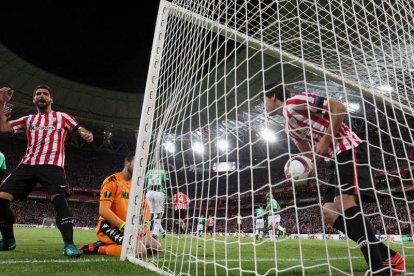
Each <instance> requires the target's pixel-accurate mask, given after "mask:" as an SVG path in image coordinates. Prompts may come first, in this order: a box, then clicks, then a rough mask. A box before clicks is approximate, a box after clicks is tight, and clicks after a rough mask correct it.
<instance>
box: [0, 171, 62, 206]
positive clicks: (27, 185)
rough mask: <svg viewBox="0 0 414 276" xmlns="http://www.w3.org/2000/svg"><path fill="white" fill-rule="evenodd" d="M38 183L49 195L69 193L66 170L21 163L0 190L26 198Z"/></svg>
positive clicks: (15, 197)
mask: <svg viewBox="0 0 414 276" xmlns="http://www.w3.org/2000/svg"><path fill="white" fill-rule="evenodd" d="M36 183H40V184H41V185H42V186H43V188H44V189H45V190H46V191H47V192H48V193H49V195H54V194H66V195H69V193H68V191H69V190H68V183H67V182H66V178H65V171H64V170H63V168H62V167H59V166H52V165H24V164H20V165H19V166H17V168H16V169H14V170H13V171H12V172H11V173H10V174H9V175H8V176H7V177H6V178H5V179H4V180H3V182H2V183H1V184H0V192H6V193H9V194H11V195H13V197H14V199H25V198H26V197H27V196H28V195H29V194H30V193H31V192H32V190H33V188H34V187H35V185H36Z"/></svg>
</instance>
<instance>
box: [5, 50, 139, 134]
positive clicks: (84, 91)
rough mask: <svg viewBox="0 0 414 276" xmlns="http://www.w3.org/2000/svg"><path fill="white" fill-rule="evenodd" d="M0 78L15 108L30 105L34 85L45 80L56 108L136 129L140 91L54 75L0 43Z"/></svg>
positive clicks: (27, 107)
mask: <svg viewBox="0 0 414 276" xmlns="http://www.w3.org/2000/svg"><path fill="white" fill-rule="evenodd" d="M0 81H4V82H6V83H9V84H10V85H12V86H13V88H14V90H15V91H16V93H15V94H14V95H13V99H12V103H13V105H15V106H16V107H18V108H19V109H24V110H28V109H33V108H34V107H33V103H32V93H33V89H34V87H35V86H36V85H38V84H47V85H50V86H51V87H52V89H53V93H54V94H53V98H54V104H53V106H54V108H56V110H59V111H66V112H69V113H71V114H74V115H75V116H76V117H77V118H79V119H82V120H87V121H90V122H95V123H99V124H111V125H114V126H117V127H121V128H126V129H133V130H136V129H138V125H139V118H140V115H141V108H142V102H143V98H144V94H143V93H142V94H138V93H135V94H132V93H125V92H120V91H112V90H106V89H101V88H97V87H92V86H88V85H84V84H81V83H78V82H74V81H71V80H68V79H64V78H61V77H58V76H56V75H53V74H51V73H49V72H46V71H44V70H42V69H40V68H38V67H36V66H34V65H32V64H30V63H28V62H27V61H25V60H23V59H21V58H20V57H18V56H17V55H15V54H14V53H13V52H12V51H10V50H9V49H8V48H7V47H5V46H4V45H3V44H1V43H0ZM143 92H144V91H143Z"/></svg>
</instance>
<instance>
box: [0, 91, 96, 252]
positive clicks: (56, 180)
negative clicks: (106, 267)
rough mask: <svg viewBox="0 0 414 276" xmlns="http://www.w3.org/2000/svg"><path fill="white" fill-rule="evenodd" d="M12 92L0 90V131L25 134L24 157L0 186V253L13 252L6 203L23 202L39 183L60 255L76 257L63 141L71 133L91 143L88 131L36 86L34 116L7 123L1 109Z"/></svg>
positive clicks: (10, 212)
mask: <svg viewBox="0 0 414 276" xmlns="http://www.w3.org/2000/svg"><path fill="white" fill-rule="evenodd" d="M13 92H14V91H13V89H11V88H10V87H7V86H3V87H1V88H0V132H14V133H21V132H25V133H26V137H27V150H26V155H25V156H24V157H23V159H22V161H21V162H20V164H19V166H18V167H17V168H16V169H15V170H14V171H13V172H12V173H10V174H9V175H8V176H7V177H6V178H5V179H4V181H3V182H2V183H1V185H0V232H1V234H2V237H3V240H2V241H0V251H6V250H14V249H15V248H16V240H15V238H14V233H13V223H14V221H15V216H14V214H13V212H12V210H11V208H10V203H11V202H12V201H13V200H16V199H25V198H26V197H27V196H28V195H29V194H30V192H31V191H32V190H33V189H34V187H35V185H36V184H37V183H38V182H39V183H40V184H41V185H42V186H43V187H44V188H45V189H46V190H47V192H48V195H49V196H50V200H51V201H52V203H53V206H54V209H55V212H56V225H57V227H58V229H59V231H60V233H61V235H62V238H63V242H64V247H63V254H64V255H65V256H68V257H79V256H80V255H81V254H82V251H80V250H78V249H77V248H76V246H75V244H74V242H73V213H72V210H71V209H69V206H68V202H67V200H66V197H67V196H68V195H69V193H68V191H69V189H68V183H67V181H66V174H65V170H64V166H65V139H66V136H67V134H68V132H72V131H73V132H75V133H76V134H78V135H79V136H80V137H82V139H84V140H85V141H86V142H89V143H90V142H92V141H93V135H92V132H90V131H88V130H87V129H85V128H83V127H81V126H80V125H79V124H78V122H77V121H76V120H75V119H74V118H73V117H72V116H71V115H69V114H67V113H64V112H56V111H54V110H52V103H53V97H52V89H51V88H50V87H49V86H47V85H43V84H42V85H38V86H37V87H36V88H35V89H34V92H33V104H35V106H36V109H37V114H32V115H28V116H24V117H21V118H19V119H17V120H12V121H10V122H9V121H8V119H9V118H10V116H9V114H8V112H7V111H5V106H6V103H7V102H8V101H10V99H11V97H12V95H13Z"/></svg>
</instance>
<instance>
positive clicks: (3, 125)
mask: <svg viewBox="0 0 414 276" xmlns="http://www.w3.org/2000/svg"><path fill="white" fill-rule="evenodd" d="M10 91H11V89H10V88H8V87H1V88H0V132H13V131H14V130H13V128H12V126H11V125H10V123H9V122H8V121H7V120H8V118H9V117H10V112H11V109H10V108H7V107H6V103H7V102H8V101H10V99H11V97H12V94H13V93H12V92H11V93H10Z"/></svg>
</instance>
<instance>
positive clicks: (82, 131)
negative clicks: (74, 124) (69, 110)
mask: <svg viewBox="0 0 414 276" xmlns="http://www.w3.org/2000/svg"><path fill="white" fill-rule="evenodd" d="M76 133H77V134H78V135H79V136H80V137H82V139H84V140H85V141H86V142H88V143H90V142H92V141H93V134H92V132H91V131H89V130H87V129H86V128H84V127H79V128H78V129H77V130H76Z"/></svg>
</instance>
